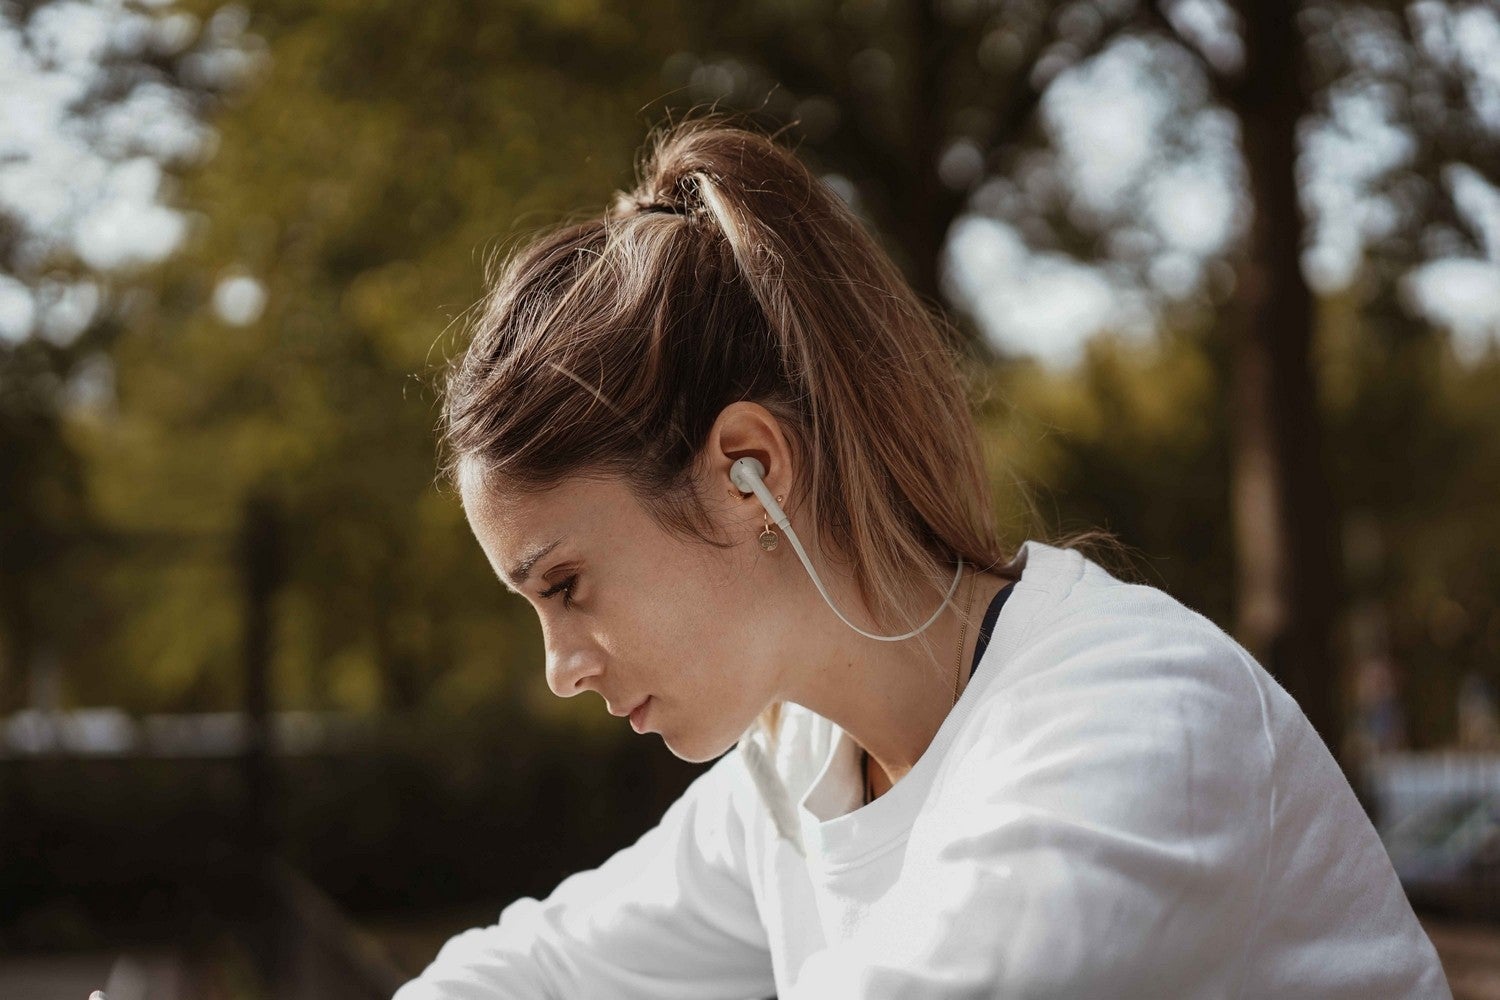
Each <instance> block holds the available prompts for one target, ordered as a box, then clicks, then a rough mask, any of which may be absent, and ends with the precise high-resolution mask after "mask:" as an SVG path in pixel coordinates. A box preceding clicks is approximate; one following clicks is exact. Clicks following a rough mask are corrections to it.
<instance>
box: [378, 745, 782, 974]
mask: <svg viewBox="0 0 1500 1000" xmlns="http://www.w3.org/2000/svg"><path fill="white" fill-rule="evenodd" d="M743 767H744V764H743V762H742V761H741V760H740V759H739V751H738V749H736V750H733V751H731V752H730V753H728V754H726V755H724V756H723V757H722V758H720V760H718V761H717V762H716V763H715V764H714V765H713V766H712V767H710V768H709V769H708V770H707V771H705V772H704V773H703V774H701V775H699V776H698V777H697V778H696V779H694V781H693V783H692V784H691V785H689V786H688V788H687V790H686V791H684V792H683V794H682V795H681V797H679V798H678V799H677V801H676V802H674V803H672V805H671V806H670V807H669V808H668V809H667V811H666V813H665V814H664V815H663V816H662V819H661V822H660V823H659V824H657V825H656V826H655V827H653V828H651V829H650V830H648V831H646V833H644V834H643V835H642V836H641V837H640V839H639V840H637V841H636V842H635V843H634V844H631V845H630V846H629V847H625V848H623V849H621V850H620V851H618V852H616V853H615V854H614V855H613V856H612V857H610V858H609V859H608V860H607V861H605V862H604V863H603V864H602V865H600V866H599V867H598V868H594V869H590V870H588V871H583V872H578V873H575V874H573V875H570V876H568V877H567V878H565V879H563V880H562V882H560V883H559V884H558V885H557V888H556V889H554V890H553V891H552V893H551V894H550V895H549V896H547V898H546V899H544V900H540V901H538V900H537V899H534V898H532V897H530V896H527V897H523V898H521V899H518V900H516V901H515V902H513V903H511V904H510V905H509V906H507V907H506V908H505V909H504V910H503V911H502V912H501V913H500V918H499V920H498V921H497V922H496V923H495V924H493V925H491V926H489V927H482V928H474V929H472V930H468V931H464V932H463V933H461V934H459V935H457V936H455V937H453V938H451V939H450V940H449V941H448V942H447V943H446V944H444V945H443V947H442V949H441V950H440V951H439V952H438V954H437V957H436V958H435V959H433V961H432V964H431V965H429V966H428V967H427V968H426V970H424V971H423V972H422V974H421V975H420V976H419V977H418V978H416V979H414V980H412V981H411V982H410V983H407V984H406V985H405V986H403V987H402V988H401V989H400V990H398V991H397V993H396V995H395V997H394V1000H521V998H525V1000H543V998H551V1000H563V998H573V997H610V998H621V1000H629V998H640V1000H674V998H684V1000H686V998H693V1000H706V998H715V997H720V998H724V1000H746V998H749V997H765V996H769V995H771V994H773V993H775V991H776V987H775V983H774V980H773V978H772V973H771V956H770V950H769V945H768V943H767V940H766V935H765V929H764V928H763V927H762V926H761V923H760V917H759V913H758V911H757V908H756V903H755V900H754V898H753V897H752V895H751V892H750V885H749V881H748V878H747V875H746V866H745V835H746V834H745V829H744V826H743V820H742V816H741V814H740V813H739V812H738V811H737V810H736V809H735V808H734V804H733V801H732V799H733V796H734V795H735V794H736V793H735V788H736V786H737V785H739V784H740V783H741V782H740V779H741V777H742V775H740V774H738V773H736V770H737V769H742V768H743Z"/></svg>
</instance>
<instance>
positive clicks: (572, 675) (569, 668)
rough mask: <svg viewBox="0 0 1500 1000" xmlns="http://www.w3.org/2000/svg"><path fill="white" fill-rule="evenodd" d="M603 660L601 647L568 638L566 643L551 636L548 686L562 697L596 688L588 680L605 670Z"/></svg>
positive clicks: (548, 650)
mask: <svg viewBox="0 0 1500 1000" xmlns="http://www.w3.org/2000/svg"><path fill="white" fill-rule="evenodd" d="M600 667H601V660H600V657H599V655H598V652H597V650H595V649H593V648H592V647H590V646H588V645H587V644H585V643H582V642H577V641H568V642H567V643H566V644H564V643H562V642H558V641H555V640H554V639H553V638H552V637H550V636H549V637H548V639H547V686H548V687H549V688H551V689H552V693H553V694H555V695H557V696H558V697H559V698H571V697H573V696H574V695H576V694H579V693H580V692H583V691H591V690H594V688H593V687H591V686H590V685H589V684H588V683H587V682H588V679H589V678H590V677H593V676H594V675H596V674H599V673H601V670H600Z"/></svg>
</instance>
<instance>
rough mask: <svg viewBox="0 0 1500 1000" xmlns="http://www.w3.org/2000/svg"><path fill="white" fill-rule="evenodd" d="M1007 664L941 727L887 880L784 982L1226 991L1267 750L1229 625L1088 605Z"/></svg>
mask: <svg viewBox="0 0 1500 1000" xmlns="http://www.w3.org/2000/svg"><path fill="white" fill-rule="evenodd" d="M1006 670H1007V672H1013V676H1014V678H1015V679H1013V680H1010V681H1008V682H1005V683H1003V684H1002V686H1001V687H1000V688H999V689H996V690H994V691H992V692H987V694H989V695H992V696H991V697H987V699H986V700H985V701H983V702H981V703H980V704H979V705H978V706H976V709H975V712H974V714H973V716H971V718H970V719H969V720H967V722H966V724H965V726H964V727H963V729H962V730H961V731H960V733H959V734H958V735H957V736H956V737H955V744H954V747H953V748H952V751H951V752H952V753H953V754H954V759H953V763H952V767H951V769H949V770H948V771H947V773H946V774H944V775H943V776H941V778H940V781H941V784H940V785H938V786H935V787H934V789H933V793H932V794H933V796H934V798H933V800H932V802H931V804H930V806H929V812H928V815H927V816H926V817H925V818H924V820H923V821H922V822H920V823H919V825H918V826H916V827H914V828H913V832H912V837H911V840H910V842H909V843H908V846H907V863H906V866H905V868H904V869H903V871H902V874H901V878H900V880H899V881H898V882H897V883H896V885H895V886H893V888H892V890H891V891H890V892H889V893H887V895H886V896H885V897H883V898H882V899H881V901H880V902H879V903H878V904H876V906H875V907H874V908H872V911H871V914H870V917H869V920H868V921H867V922H866V923H865V924H864V925H863V926H862V927H861V928H860V931H859V932H858V933H857V934H856V935H855V936H854V937H852V938H851V939H849V940H847V941H845V942H841V943H839V944H837V945H835V946H833V947H830V948H828V949H826V950H824V951H821V952H818V953H816V954H814V955H812V956H810V957H809V958H808V960H807V961H806V962H805V963H804V965H803V967H802V969H801V970H800V971H799V975H798V978H797V981H796V985H795V986H794V987H793V989H792V990H791V991H789V992H788V993H787V994H786V995H785V996H784V997H783V1000H838V998H844V997H851V998H852V997H859V998H861V1000H895V998H898V997H924V998H929V1000H950V998H951V1000H957V998H960V997H963V998H978V997H1010V998H1015V1000H1035V998H1042V997H1058V998H1062V997H1111V998H1115V1000H1122V998H1140V1000H1145V998H1161V997H1176V998H1209V997H1224V996H1234V995H1235V994H1236V993H1237V981H1238V977H1239V976H1241V975H1242V974H1243V971H1244V964H1243V963H1244V956H1245V954H1246V947H1247V942H1248V940H1249V938H1250V936H1251V934H1252V931H1253V927H1254V924H1255V913H1256V908H1257V906H1258V905H1259V897H1260V892H1261V890H1262V888H1263V883H1264V878H1265V867H1266V864H1267V859H1268V848H1269V837H1270V826H1271V801H1270V780H1269V776H1270V774H1271V765H1272V759H1271V758H1272V750H1271V747H1270V743H1269V738H1268V736H1267V730H1266V727H1265V724H1264V714H1263V709H1262V702H1261V699H1260V697H1259V690H1260V689H1259V686H1258V682H1257V681H1256V680H1255V679H1254V678H1253V676H1252V675H1251V673H1250V671H1249V669H1248V668H1247V665H1246V664H1245V663H1244V662H1242V661H1241V660H1240V659H1239V658H1238V654H1237V653H1236V652H1235V648H1234V646H1233V644H1232V642H1230V641H1228V640H1227V637H1222V636H1215V635H1214V634H1213V633H1212V632H1211V631H1209V630H1208V629H1207V628H1201V627H1194V628H1187V627H1178V626H1175V625H1174V626H1170V627H1163V628H1160V629H1158V628H1155V627H1152V628H1145V629H1143V628H1140V627H1138V625H1134V626H1131V627H1129V628H1121V627H1119V624H1118V622H1117V621H1115V622H1112V620H1111V619H1110V618H1109V617H1108V616H1100V617H1098V618H1096V619H1095V620H1094V621H1092V622H1086V623H1082V624H1076V625H1073V626H1071V627H1067V628H1063V629H1059V631H1058V633H1057V634H1056V635H1053V636H1049V637H1047V638H1045V639H1043V640H1040V641H1038V642H1036V643H1035V644H1033V645H1032V646H1031V647H1030V648H1029V649H1028V650H1026V651H1025V652H1023V653H1022V654H1021V656H1018V657H1017V659H1016V660H1015V661H1013V662H1011V663H1008V664H1007V665H1006ZM996 683H997V684H1001V683H1002V682H1001V681H996Z"/></svg>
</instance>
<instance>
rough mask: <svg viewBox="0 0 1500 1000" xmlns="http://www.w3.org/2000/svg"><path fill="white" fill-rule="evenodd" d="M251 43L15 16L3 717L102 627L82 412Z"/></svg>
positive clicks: (1, 611) (10, 27) (2, 349)
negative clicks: (91, 630) (138, 274)
mask: <svg viewBox="0 0 1500 1000" xmlns="http://www.w3.org/2000/svg"><path fill="white" fill-rule="evenodd" d="M237 43H238V40H237V39H236V38H235V31H234V17H233V15H232V14H231V16H229V17H220V18H219V19H218V20H216V21H211V22H210V23H209V24H208V25H207V27H205V26H203V25H201V24H200V23H199V22H198V21H196V20H195V19H192V18H188V17H186V16H185V15H183V14H181V13H179V12H175V11H171V10H165V9H159V8H158V9H155V10H152V9H150V8H148V7H145V6H141V5H125V4H119V3H105V2H97V3H92V4H88V3H63V2H52V0H43V2H29V3H12V4H6V5H4V6H3V7H0V55H3V57H4V58H5V59H6V60H7V62H6V67H5V70H4V76H5V78H6V87H5V93H4V96H3V97H0V110H3V112H4V114H3V116H0V121H3V122H4V123H5V127H4V129H3V131H0V714H4V713H5V712H8V711H11V710H13V709H15V708H17V707H18V706H20V705H21V704H23V703H24V701H25V699H26V683H25V678H26V677H27V676H28V672H29V670H30V669H31V667H32V664H33V661H34V660H35V658H36V657H37V655H38V654H39V652H40V651H41V650H42V649H43V648H47V649H50V650H52V651H53V652H59V653H63V654H67V653H70V652H72V651H73V650H74V649H76V647H77V646H78V645H80V644H81V643H82V642H86V641H87V638H86V637H87V635H88V629H87V628H84V627H82V626H85V625H86V624H87V623H89V622H90V621H91V620H92V619H93V618H95V617H96V616H97V615H98V614H99V610H100V609H99V607H98V604H99V601H100V599H101V598H102V596H103V595H102V592H101V591H100V590H99V589H98V588H97V587H95V586H94V585H93V581H92V576H91V574H89V573H88V572H86V571H85V567H84V566H83V565H82V564H81V560H83V559H84V558H85V555H86V548H85V547H86V545H87V544H88V543H91V542H95V541H98V540H99V532H100V530H101V526H100V525H99V524H97V523H95V521H94V518H93V516H92V511H91V507H90V504H89V500H88V496H87V486H86V476H85V474H84V471H83V469H82V466H81V462H80V460H79V457H78V456H77V455H76V454H75V453H74V451H73V449H72V446H71V444H70V442H69V440H68V438H67V435H66V431H65V426H64V411H65V410H66V409H67V408H68V407H70V406H73V405H84V406H87V405H91V404H92V403H94V402H97V400H98V395H99V392H100V389H101V381H102V380H105V381H107V377H108V361H107V358H106V355H105V353H104V352H105V351H106V350H107V348H108V346H109V344H110V342H111V340H112V339H113V337H114V336H115V334H116V333H117V332H118V330H119V328H120V321H121V317H122V315H123V314H124V313H125V312H127V311H128V309H129V308H130V304H131V301H132V300H131V298H130V296H129V294H128V289H129V279H130V274H131V272H132V271H133V270H135V269H138V268H139V267H140V266H141V265H142V264H143V263H149V262H151V261H152V260H154V259H157V258H159V256H160V255H161V253H163V252H164V249H165V248H166V245H167V244H169V242H170V239H171V232H172V230H173V228H174V222H175V219H174V217H173V216H172V214H171V213H170V212H169V211H168V210H166V209H165V208H163V207H162V206H160V205H158V204H157V203H156V201H155V199H156V194H157V192H156V180H157V179H159V176H160V170H161V169H162V168H163V167H165V166H174V165H175V166H183V165H186V164H188V163H191V162H192V161H193V159H194V158H195V157H196V156H197V155H198V153H199V151H200V150H201V143H202V141H203V139H204V134H203V133H202V131H201V126H200V124H199V118H200V117H201V116H202V115H203V114H205V113H206V112H207V109H208V108H210V107H211V106H212V105H213V104H214V102H215V101H216V100H217V99H218V97H219V96H220V95H221V94H222V93H223V92H225V90H226V89H227V88H229V87H231V86H233V85H234V84H235V82H236V76H237V74H236V69H235V66H230V65H226V64H225V60H229V61H231V62H232V61H233V60H234V59H235V58H237V57H239V56H243V52H242V51H241V50H240V49H239V48H238V47H237Z"/></svg>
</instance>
